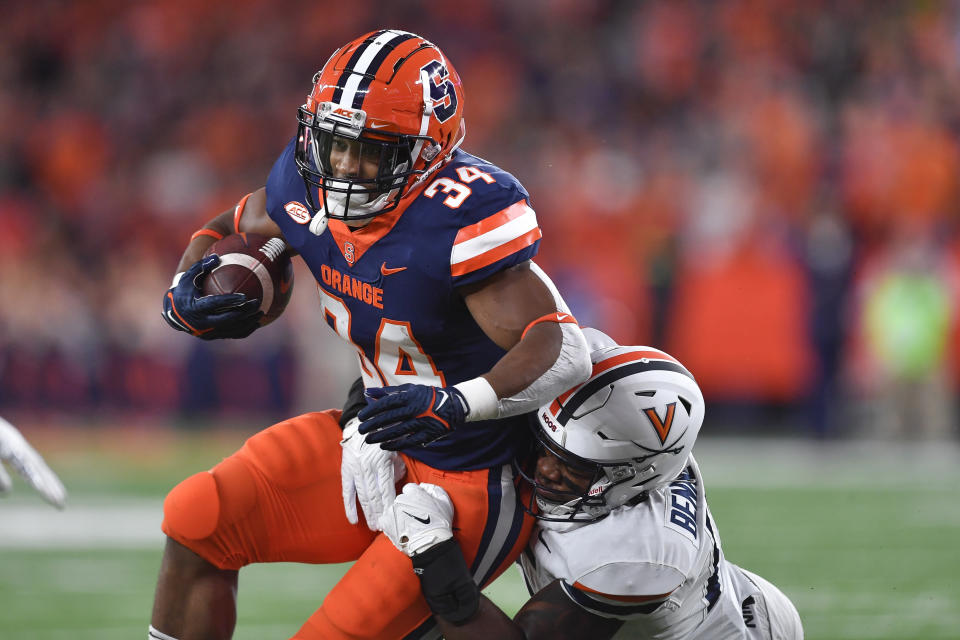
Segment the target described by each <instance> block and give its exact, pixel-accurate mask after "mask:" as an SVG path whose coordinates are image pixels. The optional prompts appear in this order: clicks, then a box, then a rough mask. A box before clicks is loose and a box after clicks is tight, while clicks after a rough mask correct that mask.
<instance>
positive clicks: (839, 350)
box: [0, 0, 960, 639]
mask: <svg viewBox="0 0 960 640" xmlns="http://www.w3.org/2000/svg"><path fill="white" fill-rule="evenodd" d="M384 26H389V27H397V28H406V29H410V30H412V31H416V32H418V33H420V34H422V35H424V36H426V37H428V38H430V39H432V40H434V41H435V42H436V43H438V44H439V45H440V46H441V47H442V48H443V49H444V51H445V52H446V53H447V54H448V55H449V57H450V58H451V60H452V61H453V63H454V64H455V65H456V67H457V69H458V71H459V72H460V75H461V77H462V78H463V81H464V86H465V90H466V95H467V107H466V118H467V125H468V137H467V144H466V147H467V149H468V150H470V151H471V152H474V153H477V154H479V155H482V156H485V157H489V158H490V159H491V160H493V161H494V162H496V163H497V164H499V165H501V166H503V167H504V168H506V169H508V170H509V171H511V172H512V173H514V174H515V175H516V176H517V177H518V178H520V179H521V181H523V182H524V184H525V185H526V186H527V188H528V189H529V191H530V192H531V194H532V200H533V205H534V208H535V209H536V210H537V212H538V219H539V222H540V224H541V227H542V229H543V232H544V242H543V247H542V251H541V258H540V259H538V261H539V262H540V263H541V264H542V265H543V266H544V267H545V269H546V270H547V271H548V273H550V274H552V275H553V276H554V278H555V280H556V281H557V284H558V286H559V287H560V288H561V290H562V291H563V292H564V293H565V296H566V297H567V300H568V302H569V303H570V305H571V307H572V309H573V311H574V313H575V315H576V316H577V318H578V319H579V320H580V321H581V323H583V324H585V325H592V326H597V327H600V328H603V329H604V330H606V331H607V332H608V333H610V334H611V335H612V336H613V337H614V338H616V339H618V340H619V341H621V342H626V343H647V344H653V345H656V346H659V347H662V348H665V349H666V350H668V351H669V352H671V353H672V354H674V355H676V356H678V357H679V358H680V359H681V360H683V361H684V362H685V363H686V364H687V365H688V366H689V368H690V369H691V370H692V371H693V372H694V373H695V375H696V376H697V378H698V380H699V381H700V383H701V385H702V387H703V388H704V391H705V393H706V395H707V397H708V402H709V408H708V418H707V424H706V428H705V435H704V436H703V440H704V441H703V443H702V445H703V446H702V447H698V450H700V451H702V452H703V453H702V454H701V456H700V457H701V464H702V466H704V468H705V470H706V472H707V478H708V481H710V480H711V479H713V481H712V482H711V483H710V484H708V486H711V487H715V491H713V492H712V493H711V502H712V505H713V508H714V511H715V515H716V517H717V520H718V522H719V524H720V529H721V533H722V534H723V536H724V541H725V545H726V548H727V553H728V555H729V557H730V558H731V559H732V560H734V561H735V562H739V563H742V564H744V565H745V566H747V567H749V568H751V569H752V570H755V571H757V572H758V573H760V574H762V575H764V576H766V577H769V578H770V579H772V580H773V581H774V582H776V583H777V584H780V585H781V586H782V587H783V588H784V590H785V591H786V592H787V593H788V594H789V595H790V596H791V597H792V598H794V600H795V602H796V603H797V605H798V608H799V609H800V611H801V614H802V615H803V617H804V620H805V622H806V624H807V628H808V638H824V639H827V638H867V639H869V638H878V639H879V638H918V639H921V638H922V639H927V638H960V605H958V602H960V587H958V586H957V584H956V581H955V579H953V578H952V576H953V575H954V574H955V572H956V568H957V560H956V557H957V556H956V552H955V550H954V549H953V544H952V542H951V541H952V540H955V539H957V535H958V533H960V506H958V504H957V501H956V493H957V490H958V488H960V473H958V471H957V468H958V465H957V464H956V463H957V462H958V460H960V454H958V453H957V445H956V437H957V427H956V424H955V423H956V410H955V401H956V395H957V390H958V389H957V384H958V382H957V379H958V377H957V376H956V375H955V371H956V368H957V365H958V363H960V332H958V331H960V322H958V314H957V309H958V304H957V303H958V299H960V288H958V286H957V282H958V277H960V242H958V239H960V236H958V233H957V222H958V216H957V213H958V202H960V188H958V187H960V182H958V175H960V144H958V133H960V73H958V70H960V13H958V8H957V5H956V4H954V3H947V2H870V3H861V2H825V1H806V2H801V1H799V0H796V1H794V0H769V1H761V0H737V1H729V2H705V1H697V2H694V1H689V2H687V1H672V0H671V1H666V0H663V1H659V2H627V1H619V2H617V1H609V0H608V1H596V2H578V1H576V0H533V1H531V2H509V1H508V0H496V1H489V2H473V3H452V2H450V3H446V2H434V3H426V2H410V1H404V2H392V3H379V2H374V1H372V0H354V1H353V2H350V3H349V4H348V6H346V7H345V6H344V5H342V4H339V3H332V2H321V1H317V0H315V1H313V2H305V1H304V2H282V3H277V2H267V1H266V0H232V1H231V2H226V1H221V0H217V1H212V0H211V1H207V2H202V3H195V2H190V1H188V0H167V1H163V2H160V1H155V0H144V1H140V2H120V1H117V0H86V1H84V2H67V1H56V0H34V1H30V2H26V1H21V0H7V2H4V3H3V20H0V87H2V89H0V413H2V415H4V416H5V417H7V418H8V419H10V420H11V421H13V422H15V423H16V424H17V425H18V426H20V427H21V429H22V430H23V431H24V433H25V434H26V435H27V436H28V437H29V438H30V439H31V440H32V441H33V442H34V443H36V444H37V446H38V448H40V449H41V450H42V452H43V453H44V454H45V455H46V456H47V457H48V459H49V460H50V461H51V463H52V464H53V466H54V467H55V468H56V469H57V470H58V471H59V472H60V473H61V474H62V475H63V477H64V479H65V480H66V482H67V484H68V487H69V488H70V489H71V492H72V497H71V502H70V505H69V507H68V509H67V511H65V512H63V513H54V512H52V511H49V512H48V511H47V510H46V509H45V508H44V506H43V505H39V499H38V498H37V497H36V496H35V495H30V492H29V491H28V490H27V489H26V487H24V486H23V484H22V483H21V484H19V485H17V492H16V495H15V496H14V497H13V498H11V499H8V500H6V501H5V502H3V503H0V637H4V638H7V637H10V638H18V639H19V638H30V639H33V638H38V639H41V638H42V639H46V638H50V639H53V638H66V637H71V638H74V637H90V638H94V637H96V638H113V637H116V638H121V637H131V635H135V634H140V633H141V630H142V629H145V625H146V621H147V618H148V615H149V606H150V605H149V603H150V599H151V594H152V586H153V580H154V578H155V575H156V569H157V566H158V562H159V549H160V538H159V536H158V534H157V533H156V523H157V522H158V521H159V515H158V510H159V507H160V503H161V501H162V496H163V495H164V493H165V491H166V490H168V489H169V487H170V486H172V484H173V483H175V482H176V481H177V480H178V479H180V478H182V477H184V476H185V475H187V474H189V473H191V472H193V471H195V470H197V469H200V468H204V467H208V466H210V465H212V464H213V463H215V462H216V461H218V460H219V459H220V457H222V456H223V455H226V454H228V453H229V452H230V451H232V450H233V449H235V448H236V447H237V446H238V445H239V443H240V442H241V441H242V439H243V438H244V437H245V436H246V435H249V434H250V433H252V432H253V431H254V430H256V429H257V428H260V427H262V426H265V425H268V424H271V423H272V422H275V421H277V420H279V419H281V418H284V417H286V416H289V415H292V414H295V413H299V412H302V411H306V410H310V409H315V408H325V407H328V406H338V405H339V404H340V403H341V401H342V398H343V395H344V392H345V390H346V388H347V386H348V384H349V382H350V380H351V379H352V377H353V370H354V366H355V365H354V362H353V359H352V354H350V352H349V351H348V350H346V349H345V347H344V346H343V345H341V344H339V343H337V342H336V341H335V339H334V338H332V337H331V336H330V335H328V332H327V330H326V329H325V328H324V327H323V326H322V323H321V322H320V321H319V318H317V316H316V313H315V310H316V306H315V305H316V298H315V293H314V291H313V286H312V284H311V283H310V276H309V274H308V273H306V272H305V271H303V270H300V271H298V283H299V284H297V285H296V287H295V292H294V300H293V302H292V304H291V306H290V308H289V309H288V311H287V313H286V314H285V315H284V317H282V318H281V319H280V320H279V321H277V322H276V323H275V324H274V325H272V326H271V327H270V328H268V329H265V330H263V331H261V332H258V333H257V334H255V335H254V336H252V337H251V338H250V339H248V340H245V341H242V342H236V343H215V344H207V343H204V342H201V341H197V340H192V339H188V338H186V337H185V336H182V335H179V334H177V333H175V332H173V331H171V330H170V329H169V328H168V327H167V326H166V325H165V324H164V323H163V322H162V321H161V320H160V318H159V309H160V294H161V293H162V292H163V291H164V290H165V289H166V287H167V286H168V282H169V279H170V277H171V276H172V270H173V268H174V266H175V264H176V262H177V260H178V258H179V254H180V251H181V250H182V247H183V246H184V244H185V242H186V240H187V238H189V235H190V233H191V232H192V231H193V230H195V229H196V228H197V227H199V226H200V225H201V224H202V223H203V222H204V221H205V220H206V219H207V218H209V217H210V216H211V215H213V214H215V213H218V212H220V211H222V210H224V209H227V208H229V207H230V206H232V205H233V204H234V203H235V202H236V201H237V200H238V199H239V198H240V197H241V196H242V195H244V194H245V193H247V192H248V191H249V190H251V189H252V188H255V187H256V186H258V185H261V184H262V183H263V181H264V179H265V176H266V174H267V172H268V171H269V167H270V166H271V164H272V162H273V159H274V158H275V156H276V154H277V153H278V151H279V150H280V149H281V148H282V146H283V144H284V143H285V141H286V140H287V139H288V138H289V136H290V135H292V134H293V132H294V126H295V119H294V112H295V108H296V107H297V106H298V105H299V104H300V103H301V102H302V101H303V99H304V96H305V95H306V93H307V92H308V90H309V80H310V77H311V76H312V75H313V72H314V71H316V69H317V68H319V67H320V66H321V65H322V64H323V62H324V61H325V60H326V58H327V56H328V55H329V53H330V52H331V51H332V50H333V49H334V48H335V47H337V46H339V45H340V44H343V43H344V42H345V41H346V40H348V39H349V38H352V37H354V36H356V35H359V34H361V33H364V32H366V31H369V30H372V29H375V28H379V27H384ZM245 571H246V572H248V575H245V577H244V579H243V580H242V581H241V621H240V626H239V631H238V634H237V637H238V638H245V637H249V638H257V637H286V635H289V634H290V633H292V631H293V630H294V629H295V628H296V627H297V626H298V624H299V622H300V620H302V618H303V617H304V616H305V615H306V612H308V611H310V610H311V608H312V606H313V603H315V602H317V601H318V600H319V598H320V597H322V593H323V590H324V588H325V587H324V586H323V584H325V583H324V581H327V582H326V584H329V581H330V580H333V579H335V572H336V569H334V570H333V572H334V573H330V571H331V570H328V569H318V568H314V567H288V566H284V567H266V568H259V567H258V568H254V569H249V570H245ZM511 580H512V581H513V582H511ZM500 588H502V589H503V590H504V592H503V596H502V597H503V600H502V602H503V603H504V606H506V607H508V608H510V607H513V608H515V607H516V606H517V605H518V604H519V602H520V601H521V597H522V594H521V593H520V591H519V590H518V589H519V587H518V583H517V581H516V577H515V576H513V577H510V578H505V579H504V582H503V586H501V587H500ZM71 625H73V626H75V627H76V629H75V630H74V631H76V630H79V634H74V635H70V631H71ZM85 634H89V635H85ZM244 634H247V635H244Z"/></svg>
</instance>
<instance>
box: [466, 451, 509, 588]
mask: <svg viewBox="0 0 960 640" xmlns="http://www.w3.org/2000/svg"><path fill="white" fill-rule="evenodd" d="M516 512H517V496H516V490H515V489H514V486H513V469H512V467H511V466H510V465H509V464H505V465H503V470H502V471H501V473H500V512H499V514H498V516H497V526H496V528H495V529H494V531H493V537H491V539H490V544H488V545H487V548H486V550H485V551H484V554H483V557H482V558H480V559H479V562H478V563H476V565H475V566H476V567H477V570H476V571H475V572H474V573H473V581H474V582H476V583H477V584H479V583H480V580H482V579H483V577H484V576H485V575H487V573H488V572H489V571H490V569H492V568H493V563H494V562H495V561H496V559H497V556H498V555H500V551H501V550H502V549H503V546H504V545H505V544H510V540H508V538H509V536H510V529H511V527H512V526H513V520H514V516H515V515H516Z"/></svg>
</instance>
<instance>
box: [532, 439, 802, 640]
mask: <svg viewBox="0 0 960 640" xmlns="http://www.w3.org/2000/svg"><path fill="white" fill-rule="evenodd" d="M549 527H550V524H549V523H541V527H540V528H539V529H538V530H537V531H535V532H534V535H533V536H532V537H531V539H530V544H529V546H528V548H527V549H526V550H525V552H524V553H523V555H522V556H521V559H520V565H521V568H522V570H523V575H524V578H525V580H526V582H527V588H528V590H530V593H531V594H533V593H536V592H538V591H540V590H541V589H543V588H544V587H546V586H547V585H549V584H550V583H551V582H553V581H554V580H557V579H559V580H561V581H562V582H561V586H562V587H563V589H564V591H565V592H566V594H567V595H568V596H569V597H570V598H571V599H572V600H573V601H574V602H575V603H577V604H578V605H579V606H581V607H583V608H585V609H587V610H588V611H590V612H591V613H594V614H596V615H599V616H604V617H612V618H620V619H623V620H625V624H624V625H623V627H621V628H620V630H619V632H618V633H617V634H616V635H615V636H614V638H618V639H619V638H656V639H658V640H674V639H677V640H679V639H681V638H687V639H702V640H708V639H709V640H725V639H728V638H730V639H733V638H737V639H740V638H749V639H754V638H756V639H761V638H762V639H764V640H768V639H770V638H776V639H778V640H779V639H780V638H783V639H785V640H795V639H797V638H802V637H803V636H802V631H801V630H800V620H799V616H798V615H797V613H796V610H795V609H794V608H793V605H792V604H791V603H790V601H789V600H787V599H786V596H784V595H783V594H782V593H780V592H779V591H778V590H777V589H776V587H773V585H770V583H768V582H766V581H763V580H758V581H757V582H761V583H763V584H762V585H758V584H757V582H754V581H752V580H751V579H750V577H749V576H752V574H747V573H746V572H743V571H742V570H740V568H739V567H737V566H735V565H733V564H730V563H729V562H727V561H726V560H725V559H724V557H723V551H722V550H721V547H720V537H719V535H718V534H717V528H716V526H715V525H714V522H713V518H712V516H711V515H710V510H709V509H708V507H707V502H706V498H705V495H704V487H703V479H702V477H701V475H700V469H699V468H698V467H697V463H696V461H695V460H694V459H693V457H692V456H691V457H690V460H689V462H688V464H687V467H686V469H685V470H684V472H683V473H682V474H681V475H680V477H679V478H677V480H675V481H674V482H672V483H670V484H669V485H668V486H666V487H664V488H661V489H659V490H657V491H654V492H651V493H650V495H649V497H648V498H647V500H645V501H644V502H642V503H640V504H638V505H635V506H630V507H620V508H618V509H614V510H613V511H612V512H611V513H610V515H608V516H607V517H606V518H604V519H603V520H600V521H598V522H594V523H590V524H585V525H582V526H579V527H577V528H573V529H569V530H554V529H551V528H549ZM767 587H769V588H767ZM670 592H672V593H670ZM664 593H670V595H669V596H668V597H667V598H666V600H664V601H659V602H654V603H642V602H639V603H638V602H630V601H629V599H628V598H624V597H629V596H650V595H657V594H664ZM602 594H609V595H614V596H620V598H616V599H615V598H609V597H605V596H604V595H602Z"/></svg>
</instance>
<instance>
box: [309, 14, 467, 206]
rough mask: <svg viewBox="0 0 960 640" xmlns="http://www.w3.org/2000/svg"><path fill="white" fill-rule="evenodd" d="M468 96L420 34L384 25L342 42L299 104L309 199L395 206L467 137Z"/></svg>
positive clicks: (312, 201) (330, 203)
mask: <svg viewBox="0 0 960 640" xmlns="http://www.w3.org/2000/svg"><path fill="white" fill-rule="evenodd" d="M463 104H464V99H463V87H462V86H461V83H460V76H459V75H457V72H456V70H455V69H454V68H453V65H452V64H450V61H449V60H447V57H446V56H445V55H443V52H441V51H440V49H439V48H438V47H437V46H436V45H434V44H433V43H431V42H429V41H428V40H426V39H424V38H422V37H420V36H418V35H415V34H412V33H408V32H406V31H397V30H393V29H384V30H380V31H374V32H371V33H368V34H366V35H363V36H361V37H359V38H357V39H356V40H354V41H352V42H350V43H348V44H346V45H345V46H343V47H341V48H339V49H337V51H335V52H334V54H333V55H332V56H331V57H330V59H329V60H328V61H327V63H326V64H325V65H324V67H323V69H321V70H320V71H318V72H317V74H316V75H315V76H314V78H313V91H312V92H311V93H310V95H309V96H308V97H307V102H306V104H304V105H303V106H301V107H300V109H299V110H298V112H297V120H298V122H299V129H298V138H297V148H296V154H295V155H296V162H297V167H298V169H299V172H300V175H301V176H302V177H303V180H304V182H305V184H306V187H307V201H308V203H309V204H310V206H311V207H313V209H314V211H316V212H317V213H318V214H323V215H326V216H327V217H330V218H335V219H339V220H364V219H368V218H371V217H372V216H375V215H379V214H381V213H384V212H386V211H390V210H392V209H394V208H396V207H397V205H398V204H399V203H400V202H401V201H402V200H403V199H404V198H405V197H406V196H407V195H409V193H410V191H411V189H413V188H414V187H415V186H416V185H417V184H419V183H420V182H422V181H423V180H424V179H425V178H426V177H427V176H428V175H430V174H431V173H432V172H433V171H435V170H436V169H437V168H439V167H440V166H441V165H442V164H443V163H444V162H445V161H446V160H447V159H448V158H449V157H450V155H451V154H452V153H453V152H454V150H456V149H457V147H459V146H460V144H461V143H462V142H463V137H464V133H465V129H464V122H463ZM345 158H346V160H344V159H345Z"/></svg>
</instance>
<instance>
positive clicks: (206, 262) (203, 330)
mask: <svg viewBox="0 0 960 640" xmlns="http://www.w3.org/2000/svg"><path fill="white" fill-rule="evenodd" d="M218 264H220V256H218V255H216V254H214V255H209V256H207V257H206V258H203V259H202V260H199V261H197V262H195V263H193V264H192V265H190V268H189V269H187V270H186V271H185V272H184V273H183V275H182V276H181V277H180V280H179V281H178V282H177V285H176V286H175V287H171V288H170V289H169V290H168V291H167V292H166V293H165V294H164V296H163V319H164V320H166V321H167V324H169V325H170V326H171V327H173V328H174V329H176V330H177V331H184V332H186V333H189V334H190V335H192V336H196V337H197V338H202V339H204V340H218V339H220V338H246V337H247V336H249V335H250V334H251V333H253V332H254V331H256V330H257V328H258V327H259V326H260V318H262V317H263V312H262V311H260V301H259V300H247V296H245V295H243V294H242V293H228V294H223V295H216V296H205V295H203V292H202V291H201V290H200V286H199V282H200V281H201V280H202V279H203V277H204V276H206V275H207V274H208V273H210V272H211V271H213V269H214V268H215V267H216V266H217V265H218Z"/></svg>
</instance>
